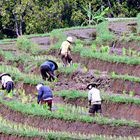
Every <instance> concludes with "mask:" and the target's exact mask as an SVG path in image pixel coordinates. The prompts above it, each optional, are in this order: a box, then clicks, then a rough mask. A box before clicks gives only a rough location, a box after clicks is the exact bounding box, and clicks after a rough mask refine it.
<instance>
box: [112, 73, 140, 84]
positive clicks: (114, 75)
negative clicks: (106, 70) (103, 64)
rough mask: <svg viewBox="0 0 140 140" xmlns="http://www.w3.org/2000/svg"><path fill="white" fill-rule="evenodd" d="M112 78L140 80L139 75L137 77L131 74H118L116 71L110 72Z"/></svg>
mask: <svg viewBox="0 0 140 140" xmlns="http://www.w3.org/2000/svg"><path fill="white" fill-rule="evenodd" d="M110 76H111V78H113V79H122V80H128V81H131V82H138V83H139V82H140V78H139V77H135V76H129V75H117V74H116V73H115V72H112V73H111V74H110Z"/></svg>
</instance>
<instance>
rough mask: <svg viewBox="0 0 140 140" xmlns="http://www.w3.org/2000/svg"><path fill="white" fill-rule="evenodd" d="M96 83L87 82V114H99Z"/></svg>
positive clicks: (99, 102)
mask: <svg viewBox="0 0 140 140" xmlns="http://www.w3.org/2000/svg"><path fill="white" fill-rule="evenodd" d="M97 86H98V84H96V83H95V84H89V85H88V86H87V88H88V89H89V92H88V101H89V115H91V116H92V115H94V114H95V113H99V114H100V115H101V113H102V108H101V101H102V100H101V97H100V91H99V89H97Z"/></svg>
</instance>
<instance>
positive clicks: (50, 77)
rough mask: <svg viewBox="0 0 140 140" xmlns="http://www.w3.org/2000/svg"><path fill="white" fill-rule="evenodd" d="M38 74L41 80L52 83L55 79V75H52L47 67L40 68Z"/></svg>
mask: <svg viewBox="0 0 140 140" xmlns="http://www.w3.org/2000/svg"><path fill="white" fill-rule="evenodd" d="M40 73H41V76H42V79H43V80H46V78H48V81H52V80H54V79H55V78H54V77H55V75H54V73H53V71H51V69H50V67H49V66H41V67H40Z"/></svg>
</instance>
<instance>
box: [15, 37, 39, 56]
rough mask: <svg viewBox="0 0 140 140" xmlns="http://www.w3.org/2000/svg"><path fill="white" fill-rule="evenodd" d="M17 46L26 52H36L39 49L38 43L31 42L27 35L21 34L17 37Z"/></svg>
mask: <svg viewBox="0 0 140 140" xmlns="http://www.w3.org/2000/svg"><path fill="white" fill-rule="evenodd" d="M16 47H17V48H18V49H19V50H22V51H24V52H26V53H29V52H30V53H31V54H36V53H37V52H38V51H39V50H38V47H37V44H35V43H33V42H31V41H30V40H29V39H28V38H27V37H25V36H21V37H19V38H18V39H17V42H16Z"/></svg>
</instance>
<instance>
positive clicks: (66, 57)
mask: <svg viewBox="0 0 140 140" xmlns="http://www.w3.org/2000/svg"><path fill="white" fill-rule="evenodd" d="M61 60H62V62H63V64H64V65H65V66H66V65H67V64H70V62H71V61H72V58H71V55H70V54H67V55H61Z"/></svg>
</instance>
